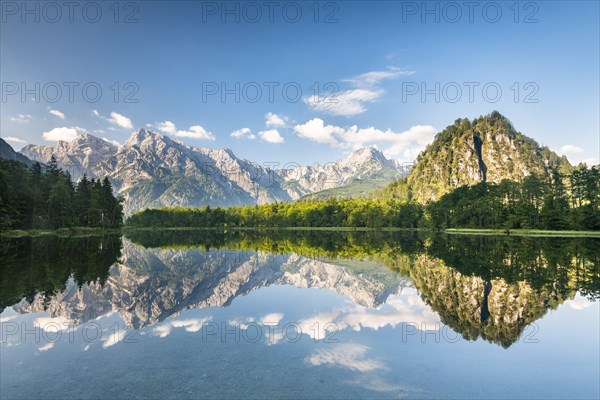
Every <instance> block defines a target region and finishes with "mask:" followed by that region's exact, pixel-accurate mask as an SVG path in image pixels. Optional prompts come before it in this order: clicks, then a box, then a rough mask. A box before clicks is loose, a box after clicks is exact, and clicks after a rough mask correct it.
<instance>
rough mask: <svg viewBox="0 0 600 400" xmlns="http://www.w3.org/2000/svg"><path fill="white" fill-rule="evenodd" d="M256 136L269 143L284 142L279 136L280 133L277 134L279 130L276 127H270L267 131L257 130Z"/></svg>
mask: <svg viewBox="0 0 600 400" xmlns="http://www.w3.org/2000/svg"><path fill="white" fill-rule="evenodd" d="M258 136H259V137H260V138H261V139H262V140H264V141H265V142H269V143H283V142H284V140H283V138H282V137H281V135H280V134H279V131H278V130H277V129H270V130H268V131H260V132H258Z"/></svg>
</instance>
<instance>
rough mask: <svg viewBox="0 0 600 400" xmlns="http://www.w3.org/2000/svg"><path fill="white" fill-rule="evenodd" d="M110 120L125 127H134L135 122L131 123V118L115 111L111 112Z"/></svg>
mask: <svg viewBox="0 0 600 400" xmlns="http://www.w3.org/2000/svg"><path fill="white" fill-rule="evenodd" d="M108 122H110V123H112V124H115V125H118V126H120V127H121V128H124V129H133V123H131V120H130V119H129V118H127V117H126V116H124V115H121V114H119V113H117V112H114V111H113V112H111V113H110V118H109V119H108Z"/></svg>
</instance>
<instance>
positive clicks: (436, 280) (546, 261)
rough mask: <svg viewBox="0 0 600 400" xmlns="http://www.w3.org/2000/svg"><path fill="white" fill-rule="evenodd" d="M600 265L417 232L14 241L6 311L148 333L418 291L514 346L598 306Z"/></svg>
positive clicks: (450, 315)
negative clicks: (203, 311) (562, 313)
mask: <svg viewBox="0 0 600 400" xmlns="http://www.w3.org/2000/svg"><path fill="white" fill-rule="evenodd" d="M83 246H85V247H83ZM82 248H85V249H87V251H81V249H82ZM599 257H600V240H599V239H588V238H518V237H501V236H463V235H461V236H453V235H442V234H439V235H426V234H422V233H415V232H412V233H408V232H407V233H385V232H379V233H378V232H343V233H340V232H329V231H299V232H285V231H277V232H275V231H269V232H259V231H239V230H238V231H232V232H219V231H212V230H197V231H163V232H154V231H135V232H130V233H128V234H127V239H126V240H125V241H124V242H123V245H122V248H121V240H120V239H119V238H110V237H109V238H84V239H59V238H49V237H44V238H33V239H32V238H28V239H10V240H8V239H7V240H3V241H2V260H3V268H2V289H3V290H2V306H3V307H5V306H8V305H13V304H15V306H14V308H15V309H16V310H17V311H19V312H35V311H41V310H47V311H49V312H50V313H51V314H52V315H60V316H63V317H66V318H69V319H70V320H73V321H76V322H80V323H81V322H86V321H87V320H89V319H92V318H96V317H98V316H100V315H103V314H105V313H107V312H109V311H118V312H119V314H120V315H121V317H122V318H123V319H124V320H125V322H126V323H128V324H129V325H131V326H133V327H134V328H141V327H144V326H148V325H152V324H156V323H158V322H160V321H163V320H164V319H166V318H168V317H171V316H175V315H179V314H180V313H181V312H182V311H184V310H188V309H195V308H207V307H224V306H227V305H229V304H230V303H231V302H232V301H233V300H234V299H235V298H237V297H238V296H241V295H245V294H247V293H249V292H251V291H253V290H255V289H258V288H260V287H264V286H270V285H293V286H296V287H300V288H327V289H331V290H334V291H335V292H337V293H338V294H340V295H344V296H347V297H349V298H350V299H351V300H352V302H353V303H354V304H356V305H357V306H360V307H367V308H377V307H379V306H380V305H382V304H383V303H385V302H386V300H387V299H388V297H389V295H390V294H397V293H400V292H401V291H402V289H403V288H404V287H407V286H414V287H415V288H416V289H417V291H418V292H419V295H420V296H421V298H422V299H423V301H424V302H425V303H426V304H427V305H429V306H430V307H431V309H432V310H433V311H434V312H435V313H436V314H438V316H439V317H440V319H441V321H442V322H443V323H444V324H446V325H448V326H449V327H450V328H452V329H453V330H455V331H457V332H458V333H460V334H462V335H463V337H464V338H466V339H468V340H475V339H477V338H480V337H481V338H483V339H484V340H487V341H489V342H492V343H496V344H499V345H501V346H503V347H508V346H510V345H511V344H512V343H514V342H515V341H517V340H518V339H519V337H520V336H521V334H522V333H523V331H524V329H525V328H526V327H527V326H528V325H530V324H531V323H533V322H534V321H536V320H537V319H539V318H541V317H542V316H543V315H544V314H545V313H546V312H547V310H549V309H555V308H556V307H557V306H558V305H560V304H562V303H563V302H565V301H566V300H567V299H571V298H573V297H574V296H575V294H576V293H578V292H579V293H581V294H582V295H584V296H586V297H587V298H588V299H590V300H597V299H598V298H599V297H600V274H599V272H598V265H600V262H599V261H600V260H599ZM381 264H383V265H385V266H386V267H387V268H381V267H378V265H381ZM111 265H112V267H111ZM70 277H72V280H70V279H69V278H70ZM4 289H7V290H4ZM36 293H37V294H38V295H37V296H36ZM23 298H25V301H21V300H22V299H23ZM17 303H18V304H17ZM353 318H355V317H353ZM403 322H410V321H403ZM348 325H351V324H348ZM365 326H367V325H365Z"/></svg>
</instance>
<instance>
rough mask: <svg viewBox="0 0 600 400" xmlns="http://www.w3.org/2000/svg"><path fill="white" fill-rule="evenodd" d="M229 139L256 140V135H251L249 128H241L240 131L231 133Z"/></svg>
mask: <svg viewBox="0 0 600 400" xmlns="http://www.w3.org/2000/svg"><path fill="white" fill-rule="evenodd" d="M230 136H231V137H234V138H236V139H241V138H244V137H246V138H248V139H256V135H254V134H253V133H252V131H251V130H250V128H242V129H238V130H236V131H233V132H231V134H230Z"/></svg>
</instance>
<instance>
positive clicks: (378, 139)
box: [294, 118, 436, 161]
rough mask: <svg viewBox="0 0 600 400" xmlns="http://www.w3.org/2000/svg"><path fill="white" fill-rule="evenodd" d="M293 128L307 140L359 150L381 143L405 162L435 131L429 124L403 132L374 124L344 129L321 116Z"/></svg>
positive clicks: (424, 144) (412, 156) (431, 139)
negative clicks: (381, 127) (329, 123)
mask: <svg viewBox="0 0 600 400" xmlns="http://www.w3.org/2000/svg"><path fill="white" fill-rule="evenodd" d="M294 131H295V132H296V133H297V134H298V135H299V136H300V137H303V138H305V139H309V140H312V141H314V142H317V143H327V144H329V145H331V146H336V147H345V148H351V149H358V148H361V147H365V146H367V145H371V144H380V145H382V147H384V149H383V151H384V153H386V155H388V156H392V157H401V158H403V159H404V160H406V161H410V160H414V159H415V158H416V156H417V155H418V154H419V152H420V151H421V150H423V149H424V148H425V146H427V144H429V143H431V141H433V138H434V137H435V134H436V130H435V128H434V127H432V126H429V125H425V126H423V125H417V126H413V127H412V128H410V129H409V130H407V131H404V132H399V133H396V132H393V131H392V130H390V129H387V130H385V131H382V130H380V129H376V128H374V127H368V128H358V127H357V126H356V125H354V126H351V127H350V128H342V127H339V126H335V125H325V123H324V121H323V120H322V119H320V118H313V119H312V120H310V121H308V122H306V123H304V124H301V125H296V126H294Z"/></svg>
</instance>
